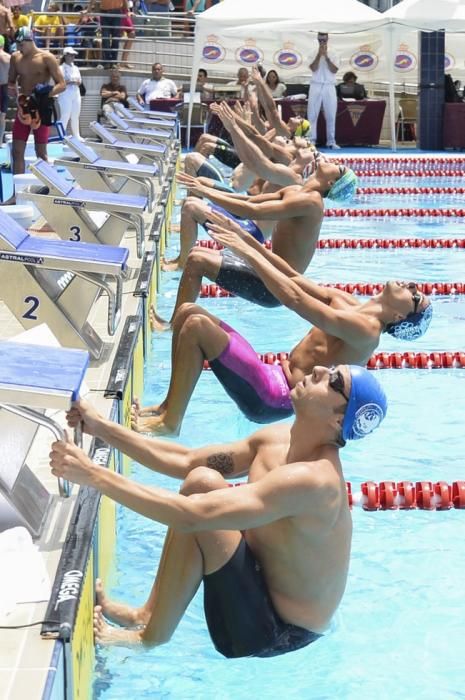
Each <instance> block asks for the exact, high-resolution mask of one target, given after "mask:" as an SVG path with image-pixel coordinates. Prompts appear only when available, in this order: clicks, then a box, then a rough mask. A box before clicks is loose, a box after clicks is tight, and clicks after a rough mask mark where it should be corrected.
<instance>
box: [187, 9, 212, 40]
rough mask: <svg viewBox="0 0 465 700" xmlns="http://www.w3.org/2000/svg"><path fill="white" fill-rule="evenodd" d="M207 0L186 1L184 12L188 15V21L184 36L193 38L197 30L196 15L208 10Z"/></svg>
mask: <svg viewBox="0 0 465 700" xmlns="http://www.w3.org/2000/svg"><path fill="white" fill-rule="evenodd" d="M206 9H207V8H206V0H184V12H185V13H186V15H187V19H188V20H190V21H187V22H185V23H184V34H186V35H187V36H191V35H192V34H193V33H194V28H195V22H194V19H195V15H196V14H199V13H200V12H205V10H206Z"/></svg>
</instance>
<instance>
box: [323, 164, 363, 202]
mask: <svg viewBox="0 0 465 700" xmlns="http://www.w3.org/2000/svg"><path fill="white" fill-rule="evenodd" d="M357 182H358V180H357V176H356V174H355V173H354V171H353V170H351V169H350V168H347V170H346V171H345V173H344V175H341V177H339V178H338V179H337V180H336V182H335V183H334V184H333V185H332V187H331V189H330V190H329V192H328V194H327V195H326V196H327V197H328V199H332V200H334V201H335V202H350V200H351V199H352V198H353V197H354V196H355V192H356V190H357Z"/></svg>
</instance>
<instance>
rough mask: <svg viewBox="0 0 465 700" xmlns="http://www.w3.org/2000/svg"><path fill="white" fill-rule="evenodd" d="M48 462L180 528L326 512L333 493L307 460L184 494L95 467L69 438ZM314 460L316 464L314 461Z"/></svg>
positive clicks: (235, 525) (58, 472) (254, 523)
mask: <svg viewBox="0 0 465 700" xmlns="http://www.w3.org/2000/svg"><path fill="white" fill-rule="evenodd" d="M50 457H51V460H50V466H51V467H52V473H53V474H54V475H55V476H60V477H63V478H65V479H68V480H69V481H72V482H74V483H77V484H81V485H85V486H90V487H93V488H95V489H97V491H100V493H102V494H104V495H106V496H108V497H109V498H112V499H113V500H114V501H116V502H117V503H121V505H123V506H126V507H127V508H130V509H131V510H133V511H135V512H136V513H140V515H143V516H145V517H147V518H150V519H152V520H157V521H158V522H160V523H163V524H165V525H167V526H168V527H172V528H174V529H175V530H179V531H181V532H201V531H208V530H218V529H222V530H244V529H249V528H255V527H260V526H262V525H266V524H268V523H271V522H274V521H276V520H280V519H282V518H285V517H292V516H297V515H312V516H316V517H318V516H320V517H322V518H325V516H326V517H327V513H328V510H329V507H330V506H331V504H332V503H334V501H335V500H337V499H338V498H339V492H338V490H337V488H336V487H334V486H333V487H330V486H328V485H327V484H325V483H324V482H322V480H321V477H320V478H319V477H318V471H317V470H316V469H313V470H310V469H309V465H308V464H300V463H295V464H292V465H285V466H280V467H276V468H275V469H273V471H271V472H269V473H268V474H267V475H266V476H264V477H263V478H262V479H260V481H257V482H255V483H253V484H245V485H244V486H241V487H240V488H235V489H232V488H231V489H219V490H216V491H210V492H208V493H203V494H193V495H191V496H184V495H182V494H179V493H175V492H172V491H168V490H167V489H163V488H156V487H149V486H144V485H142V484H137V483H135V482H133V481H131V480H129V479H127V478H126V477H125V476H123V475H122V474H118V473H116V472H113V471H111V470H109V469H106V468H105V467H100V466H97V465H95V464H93V462H92V461H91V460H90V458H89V457H88V456H87V455H86V453H85V452H84V451H83V450H81V448H79V447H77V446H76V445H74V444H72V443H66V442H62V441H60V442H55V443H53V445H52V452H51V455H50ZM316 466H317V465H316Z"/></svg>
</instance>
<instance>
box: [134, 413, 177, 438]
mask: <svg viewBox="0 0 465 700" xmlns="http://www.w3.org/2000/svg"><path fill="white" fill-rule="evenodd" d="M165 415H166V414H165V413H162V414H161V415H159V416H147V417H146V418H143V417H140V416H139V417H138V418H137V420H135V421H132V420H131V428H132V429H133V430H134V431H135V432H136V433H150V434H154V433H156V434H157V435H179V426H178V425H176V426H172V425H168V424H167V423H166V422H165Z"/></svg>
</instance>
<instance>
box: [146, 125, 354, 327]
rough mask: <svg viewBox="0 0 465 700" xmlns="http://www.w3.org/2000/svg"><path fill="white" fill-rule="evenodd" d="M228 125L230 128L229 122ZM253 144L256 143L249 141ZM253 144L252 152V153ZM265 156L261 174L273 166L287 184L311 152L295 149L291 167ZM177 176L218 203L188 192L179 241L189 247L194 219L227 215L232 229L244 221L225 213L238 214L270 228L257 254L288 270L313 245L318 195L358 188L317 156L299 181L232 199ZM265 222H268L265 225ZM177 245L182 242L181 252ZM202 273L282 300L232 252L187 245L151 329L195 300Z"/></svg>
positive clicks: (305, 258)
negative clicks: (170, 296)
mask: <svg viewBox="0 0 465 700" xmlns="http://www.w3.org/2000/svg"><path fill="white" fill-rule="evenodd" d="M231 129H232V130H233V131H234V129H233V127H231ZM240 138H241V137H240V136H239V139H240ZM252 147H253V148H255V147H254V146H253V144H252ZM253 148H252V151H251V153H253V152H254V151H253ZM255 157H256V160H257V162H259V155H258V154H256V155H255ZM309 157H310V158H311V160H310V161H309ZM265 161H266V159H265ZM265 161H264V164H263V171H260V174H261V175H265V173H266V171H267V174H268V175H269V177H270V178H271V177H272V175H271V171H274V172H277V173H278V174H276V176H275V179H278V177H280V178H281V180H282V181H283V182H284V181H285V180H286V179H287V181H288V183H292V178H295V179H296V180H297V179H298V180H300V181H301V182H302V181H303V180H302V177H303V175H302V174H303V172H304V170H305V168H306V167H307V166H308V164H309V162H310V163H313V162H314V155H313V153H311V151H310V150H309V149H304V150H302V152H299V153H298V155H297V156H296V158H295V161H294V163H295V169H293V167H292V166H284V165H279V164H274V163H271V162H269V163H268V164H267V163H266V162H265ZM178 180H179V182H181V183H183V184H185V185H186V186H187V187H190V191H191V193H193V194H196V195H198V194H200V195H205V196H206V197H208V199H209V200H210V201H211V202H213V203H214V204H217V205H220V206H221V207H222V208H223V209H222V210H221V209H220V210H219V209H218V208H217V207H212V206H211V205H209V204H207V202H203V201H200V200H199V199H198V197H196V196H194V197H188V199H187V200H186V202H185V204H184V206H183V210H182V215H181V240H182V241H183V240H184V245H186V244H187V246H189V247H191V246H192V244H193V242H194V240H195V238H196V237H197V223H196V222H199V223H205V222H208V221H209V222H214V223H221V222H222V221H224V219H218V218H216V217H217V215H220V216H221V215H225V214H226V215H227V216H228V218H230V219H231V222H232V223H231V226H232V227H233V228H234V227H235V224H239V225H240V226H243V223H242V222H241V221H238V220H237V219H235V220H234V219H233V217H232V216H231V214H228V213H227V212H232V213H234V214H236V215H239V216H240V215H241V214H242V215H243V216H245V217H248V218H249V221H250V220H251V221H252V222H254V223H255V224H256V225H257V226H258V227H259V230H260V231H266V232H267V233H268V232H270V228H271V230H272V236H271V250H267V249H266V248H265V247H264V246H261V247H260V250H261V252H262V255H263V256H264V257H265V258H266V259H267V260H268V261H269V262H271V263H273V264H274V265H276V266H277V267H278V269H280V270H282V271H284V270H286V269H289V268H291V269H292V274H294V272H295V271H296V270H297V271H298V272H304V271H305V270H306V269H307V267H308V265H309V263H310V261H311V259H312V257H313V254H314V252H315V250H316V245H317V242H318V237H319V234H320V228H321V224H322V221H323V214H324V206H323V197H325V196H326V197H329V198H331V199H333V200H334V201H337V202H339V203H340V204H343V203H345V204H347V203H348V202H349V201H350V200H351V198H352V197H353V196H354V194H355V190H356V187H357V178H356V176H355V174H354V173H353V171H352V170H350V169H348V168H346V167H345V166H340V165H336V164H335V163H331V162H328V161H325V160H323V159H318V160H317V163H316V170H315V172H314V173H313V174H312V175H311V176H310V177H308V179H307V181H306V182H305V183H304V184H303V185H302V184H298V182H295V183H294V184H289V185H288V186H285V187H282V188H280V189H279V190H278V191H277V192H273V191H272V192H269V193H267V194H261V195H257V196H254V197H248V198H244V199H237V198H236V197H235V196H234V195H228V194H227V193H221V192H219V191H216V190H215V189H213V188H207V187H205V186H203V185H200V186H199V185H198V184H197V180H195V179H194V178H188V177H186V176H182V175H181V176H178ZM225 210H227V211H225ZM275 222H277V223H276V225H275ZM268 224H271V226H268ZM264 225H267V226H266V228H265V226H264ZM182 249H183V242H182V243H181V251H182ZM181 255H183V253H181ZM203 277H207V278H208V279H210V280H212V281H214V282H215V283H216V284H218V285H220V286H221V287H223V288H224V289H227V290H228V291H229V292H231V293H232V294H235V295H236V296H240V297H242V298H244V299H247V300H248V301H251V302H252V303H254V304H259V305H260V306H264V307H267V308H272V307H277V306H280V305H281V302H280V300H279V299H278V298H277V297H276V295H274V294H272V293H271V292H270V291H269V290H268V289H267V287H266V285H265V284H264V283H263V282H262V280H261V279H260V277H259V276H258V275H257V274H256V273H255V271H254V270H253V268H251V266H250V265H248V264H247V263H246V262H245V261H244V260H243V259H241V258H238V257H237V256H236V255H235V254H234V252H231V251H218V250H210V249H208V248H200V247H198V248H192V250H191V251H190V253H189V254H188V256H187V258H186V263H185V269H184V271H183V274H182V277H181V280H180V283H179V287H178V294H177V298H176V303H175V307H174V310H173V314H172V317H171V320H170V321H169V322H167V321H165V320H164V319H162V318H161V317H160V316H159V315H158V314H157V313H156V311H155V310H154V309H152V315H151V325H152V330H159V331H163V330H168V329H169V328H171V325H172V323H173V319H174V317H175V315H176V313H177V311H178V309H179V308H180V307H181V306H182V304H185V303H188V302H194V301H195V300H196V299H197V297H198V295H199V291H200V287H201V284H202V279H203Z"/></svg>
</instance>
